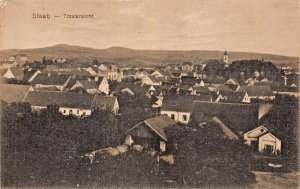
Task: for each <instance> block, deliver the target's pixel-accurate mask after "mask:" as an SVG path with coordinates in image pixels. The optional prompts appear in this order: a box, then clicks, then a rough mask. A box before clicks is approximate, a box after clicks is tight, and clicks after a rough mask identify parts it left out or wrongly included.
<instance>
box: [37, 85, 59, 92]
mask: <svg viewBox="0 0 300 189" xmlns="http://www.w3.org/2000/svg"><path fill="white" fill-rule="evenodd" d="M34 91H60V90H59V89H57V88H56V87H55V86H51V87H34Z"/></svg>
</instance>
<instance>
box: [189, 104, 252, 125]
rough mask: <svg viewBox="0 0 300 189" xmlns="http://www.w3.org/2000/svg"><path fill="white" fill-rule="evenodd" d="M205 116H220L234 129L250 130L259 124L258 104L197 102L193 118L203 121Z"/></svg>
mask: <svg viewBox="0 0 300 189" xmlns="http://www.w3.org/2000/svg"><path fill="white" fill-rule="evenodd" d="M203 116H208V117H210V118H212V117H218V118H219V119H220V120H222V122H223V123H224V124H225V125H226V126H227V127H229V128H230V129H232V130H235V131H248V130H250V129H252V128H255V127H257V125H258V106H257V105H252V104H240V103H220V102H217V103H216V102H195V103H194V107H193V112H192V119H193V120H194V121H196V122H199V123H201V122H202V121H203V120H202V118H203Z"/></svg>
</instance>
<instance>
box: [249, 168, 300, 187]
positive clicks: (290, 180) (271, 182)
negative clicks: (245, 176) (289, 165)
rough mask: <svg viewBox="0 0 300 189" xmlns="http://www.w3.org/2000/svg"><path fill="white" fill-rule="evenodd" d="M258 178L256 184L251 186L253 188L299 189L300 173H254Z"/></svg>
mask: <svg viewBox="0 0 300 189" xmlns="http://www.w3.org/2000/svg"><path fill="white" fill-rule="evenodd" d="M253 173H254V174H255V176H256V183H255V184H253V185H251V188H255V189H258V188H264V189H269V188H270V189H271V188H272V189H277V188H278V189H285V188H295V189H296V188H299V176H300V173H299V172H292V173H269V172H260V171H253Z"/></svg>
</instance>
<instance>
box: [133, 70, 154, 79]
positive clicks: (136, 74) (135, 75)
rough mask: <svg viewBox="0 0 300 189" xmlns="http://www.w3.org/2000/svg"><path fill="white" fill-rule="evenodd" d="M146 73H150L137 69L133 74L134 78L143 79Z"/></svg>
mask: <svg viewBox="0 0 300 189" xmlns="http://www.w3.org/2000/svg"><path fill="white" fill-rule="evenodd" d="M148 75H150V74H149V73H148V72H146V71H137V72H136V73H135V74H134V79H143V78H144V77H145V76H148Z"/></svg>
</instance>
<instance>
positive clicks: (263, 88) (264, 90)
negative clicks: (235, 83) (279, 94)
mask: <svg viewBox="0 0 300 189" xmlns="http://www.w3.org/2000/svg"><path fill="white" fill-rule="evenodd" d="M239 91H244V92H247V93H248V95H249V96H275V94H274V93H273V92H272V89H271V87H270V86H268V85H254V86H242V87H241V88H240V89H239Z"/></svg>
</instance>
